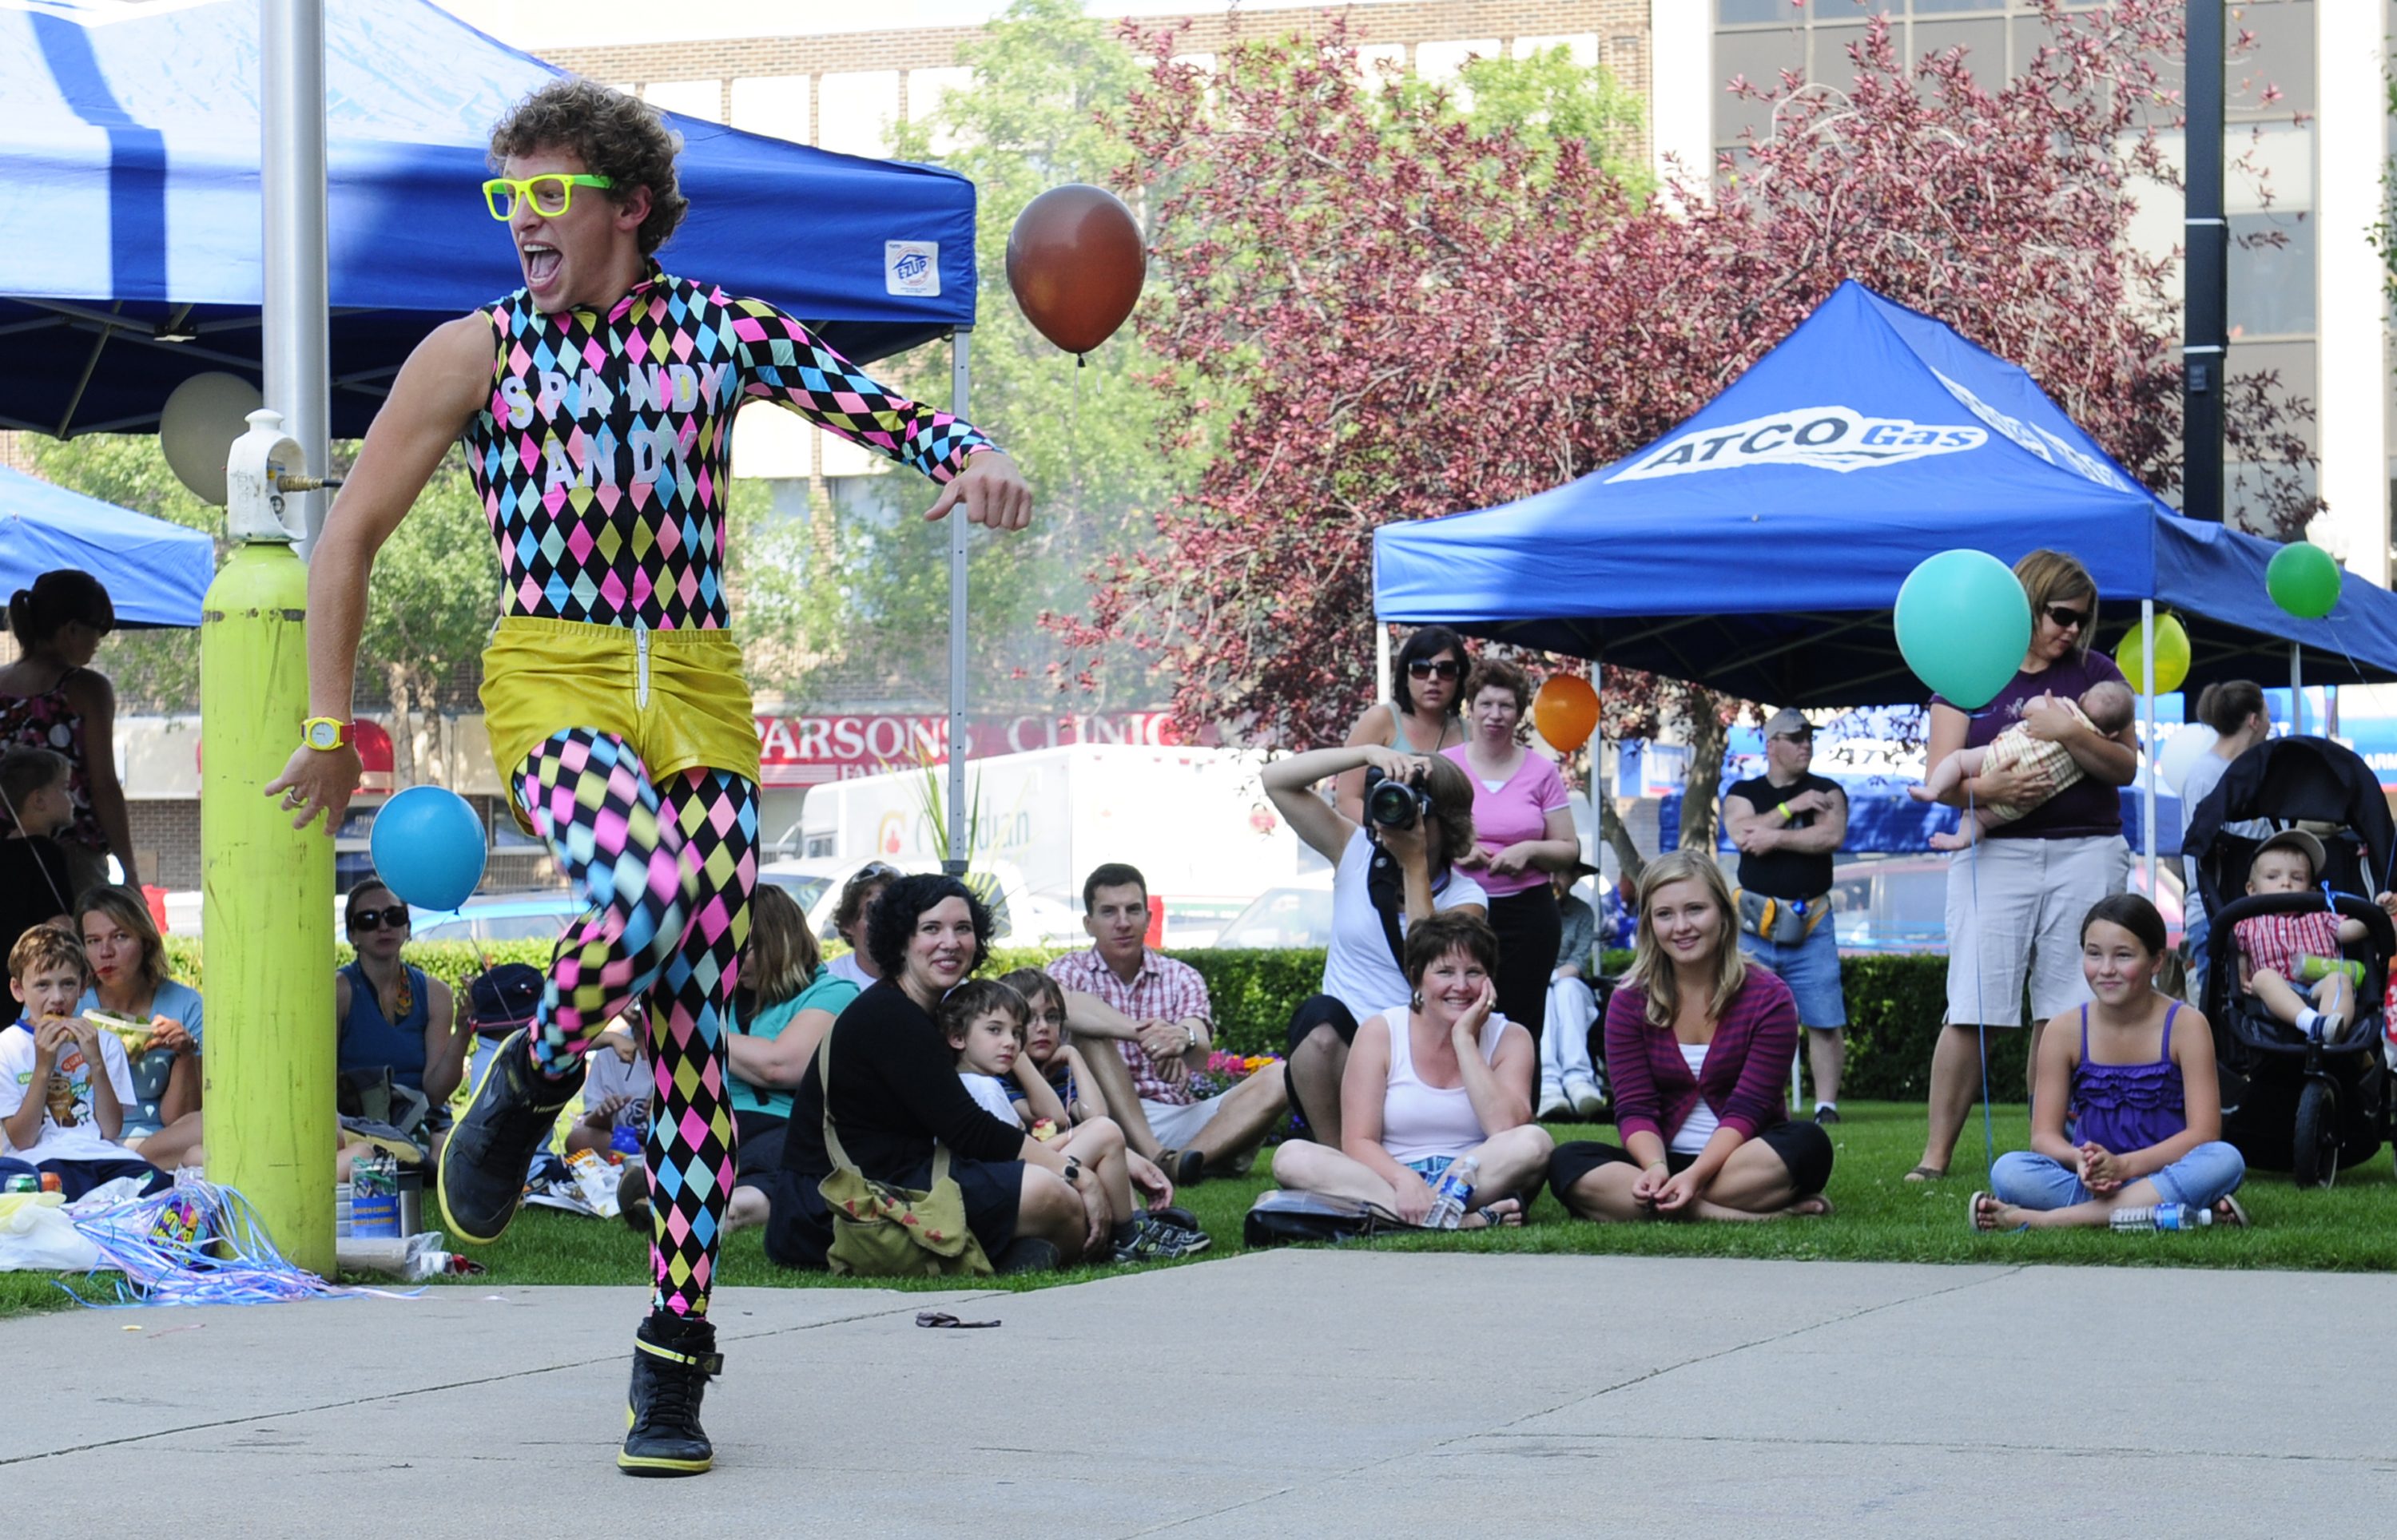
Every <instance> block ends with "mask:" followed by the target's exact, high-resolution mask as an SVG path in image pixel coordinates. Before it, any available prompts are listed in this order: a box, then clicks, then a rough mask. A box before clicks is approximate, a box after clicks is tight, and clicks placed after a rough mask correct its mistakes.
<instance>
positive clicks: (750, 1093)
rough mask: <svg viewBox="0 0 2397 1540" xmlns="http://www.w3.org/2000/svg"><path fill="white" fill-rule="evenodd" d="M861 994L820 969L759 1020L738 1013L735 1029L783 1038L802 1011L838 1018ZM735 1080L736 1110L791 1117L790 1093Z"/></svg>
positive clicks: (752, 1034)
mask: <svg viewBox="0 0 2397 1540" xmlns="http://www.w3.org/2000/svg"><path fill="white" fill-rule="evenodd" d="M857 994H858V989H857V986H856V985H854V984H852V983H850V981H849V980H848V979H846V978H835V977H834V976H832V974H831V972H830V971H829V970H826V969H824V968H818V969H817V970H816V976H815V978H814V979H813V981H811V982H810V984H809V985H808V987H807V988H806V989H801V990H800V991H799V992H798V993H797V994H795V995H793V996H792V997H791V998H790V999H788V1000H786V1001H784V1002H782V1003H781V1004H780V1005H776V1006H773V1007H772V1008H770V1009H769V1010H764V1011H760V1012H758V1013H757V1020H755V1021H746V1022H744V1021H743V1020H741V1019H740V1017H739V1016H738V1014H737V1013H736V1014H735V1015H734V1016H732V1018H731V1021H730V1026H731V1029H732V1030H734V1031H736V1032H743V1033H746V1034H747V1035H748V1036H750V1037H754V1038H778V1037H781V1036H782V1035H783V1028H785V1027H787V1026H789V1025H790V1023H791V1018H792V1017H793V1016H797V1015H798V1014H799V1013H800V1012H801V1011H824V1012H828V1013H830V1014H831V1015H833V1016H839V1015H840V1013H841V1012H842V1011H844V1010H846V1009H847V1008H848V1006H849V1002H850V1001H852V1000H855V999H856V998H857ZM731 1081H732V1109H733V1110H734V1111H736V1112H761V1113H764V1114H766V1115H767V1116H769V1117H774V1118H787V1117H789V1116H790V1115H791V1093H789V1092H788V1091H775V1090H770V1089H767V1088H764V1087H760V1086H756V1085H752V1084H750V1083H749V1082H747V1081H745V1080H743V1079H742V1078H741V1077H740V1076H738V1075H734V1076H732V1077H731Z"/></svg>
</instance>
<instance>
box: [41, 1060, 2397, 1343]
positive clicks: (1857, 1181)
mask: <svg viewBox="0 0 2397 1540" xmlns="http://www.w3.org/2000/svg"><path fill="white" fill-rule="evenodd" d="M1843 1110H1845V1112H1846V1114H1847V1121H1846V1122H1842V1123H1841V1124H1840V1125H1839V1126H1838V1127H1837V1128H1835V1129H1833V1130H1832V1134H1833V1135H1834V1141H1835V1143H1836V1144H1837V1145H1838V1148H1839V1165H1838V1166H1837V1168H1836V1169H1835V1170H1834V1172H1833V1174H1832V1176H1831V1187H1830V1196H1831V1199H1832V1201H1834V1202H1835V1203H1836V1204H1838V1207H1839V1212H1838V1213H1837V1214H1836V1215H1833V1216H1831V1217H1830V1218H1828V1219H1804V1220H1787V1221H1782V1222H1779V1223H1774V1224H1760V1225H1694V1224H1648V1225H1588V1224H1581V1223H1577V1222H1573V1221H1569V1220H1567V1219H1566V1218H1565V1217H1564V1215H1563V1213H1562V1211H1561V1210H1560V1209H1559V1208H1558V1207H1557V1204H1556V1201H1555V1200H1554V1199H1553V1198H1551V1197H1547V1196H1543V1197H1542V1198H1541V1200H1540V1201H1539V1202H1538V1204H1537V1205H1536V1206H1535V1207H1534V1209H1533V1214H1532V1218H1531V1222H1530V1223H1529V1224H1528V1225H1526V1226H1524V1227H1523V1228H1520V1229H1507V1230H1503V1231H1500V1232H1498V1233H1496V1234H1490V1233H1487V1232H1466V1233H1460V1234H1456V1235H1443V1236H1407V1237H1403V1238H1399V1239H1394V1240H1390V1241H1376V1242H1373V1243H1374V1244H1376V1245H1378V1246H1384V1247H1387V1248H1389V1249H1393V1250H1408V1251H1506V1252H1533V1253H1584V1254H1593V1255H1595V1254H1626V1255H1648V1256H1747V1257H1772V1258H1776V1259H1782V1260H1788V1259H1801V1260H1817V1259H1828V1260H1836V1261H1847V1262H1996V1261H2002V1262H2051V1263H2067V1264H2073V1263H2080V1264H2086V1263H2115V1264H2127V1265H2132V1266H2138V1267H2203V1268H2315V1269H2323V1270H2335V1271H2382V1270H2390V1269H2397V1175H2393V1174H2392V1168H2391V1162H2390V1155H2389V1153H2388V1152H2387V1151H2383V1152H2382V1153H2381V1154H2379V1155H2377V1156H2375V1157H2374V1158H2373V1159H2372V1160H2371V1161H2370V1162H2367V1163H2366V1164H2364V1165H2362V1166H2358V1167H2356V1168H2354V1169H2352V1170H2350V1171H2347V1172H2343V1173H2341V1174H2340V1176H2339V1179H2338V1183H2337V1186H2336V1187H2335V1188H2333V1189H2331V1190H2330V1191H2327V1192H2299V1191H2298V1190H2297V1189H2296V1188H2294V1187H2292V1186H2291V1185H2290V1184H2289V1180H2288V1178H2287V1176H2285V1175H2280V1174H2277V1173H2272V1172H2256V1173H2254V1174H2252V1175H2250V1176H2249V1178H2248V1182H2247V1186H2246V1187H2245V1188H2243V1189H2241V1193H2240V1201H2242V1202H2243V1203H2244V1204H2245V1205H2246V1206H2247V1211H2248V1214H2249V1215H2250V1216H2251V1217H2252V1218H2253V1219H2254V1221H2255V1228H2252V1229H2249V1230H2245V1231H2204V1232H2200V1233H2198V1234H2194V1235H2122V1236H2118V1235H2115V1234H2113V1233H2112V1232H2111V1231H2108V1230H2075V1231H2069V1232H2049V1233H2037V1234H2023V1235H1976V1234H1974V1233H1972V1231H1971V1230H1969V1229H1968V1228H1966V1224H1965V1217H1964V1204H1965V1198H1966V1195H1967V1194H1969V1193H1970V1192H1971V1191H1972V1190H1973V1189H1974V1188H1976V1187H1980V1186H1984V1185H1986V1184H1985V1181H1984V1175H1983V1173H1984V1167H1983V1164H1982V1148H1981V1125H1980V1121H1979V1118H1978V1115H1977V1113H1976V1114H1975V1119H1974V1122H1972V1124H1971V1125H1970V1126H1969V1127H1968V1128H1967V1129H1966V1131H1965V1140H1964V1144H1963V1147H1962V1148H1960V1150H1959V1152H1958V1160H1957V1163H1956V1166H1955V1168H1954V1174H1953V1175H1950V1176H1949V1177H1948V1179H1947V1180H1946V1181H1943V1182H1932V1183H1922V1184H1917V1183H1911V1182H1907V1181H1904V1180H1902V1179H1901V1178H1902V1176H1903V1175H1904V1173H1905V1172H1906V1170H1907V1168H1908V1167H1909V1166H1911V1165H1912V1164H1913V1163H1914V1161H1915V1157H1916V1156H1917V1155H1919V1154H1921V1153H1922V1108H1921V1107H1919V1106H1914V1105H1899V1104H1895V1103H1885V1102H1884V1103H1874V1102H1858V1103H1855V1104H1853V1105H1851V1106H1849V1107H1848V1108H1846V1109H1843ZM1552 1132H1554V1133H1555V1134H1556V1135H1557V1137H1558V1140H1559V1142H1562V1141H1564V1140H1567V1139H1573V1138H1593V1137H1594V1138H1611V1137H1613V1134H1614V1130H1613V1129H1611V1128H1603V1127H1585V1126H1580V1125H1574V1124H1563V1123H1560V1124H1554V1125H1552ZM1996 1134H1997V1146H1998V1148H2000V1149H2001V1150H2004V1149H2019V1148H2023V1147H2024V1146H2025V1144H2026V1143H2027V1142H2028V1140H2029V1129H2028V1125H2027V1123H2026V1120H2025V1114H2024V1109H2022V1108H2020V1107H2001V1108H1999V1109H1997V1110H1996ZM1266 1185H1267V1182H1266V1178H1265V1170H1264V1162H1260V1163H1259V1168H1258V1170H1257V1172H1256V1174H1255V1175H1252V1176H1250V1177H1247V1178H1245V1179H1239V1180H1218V1181H1211V1182H1208V1183H1205V1184H1204V1185H1202V1186H1200V1187H1198V1188H1193V1189H1191V1190H1189V1191H1187V1192H1185V1193H1184V1194H1183V1195H1182V1201H1184V1202H1185V1204H1186V1205H1187V1206H1188V1207H1189V1208H1190V1209H1192V1210H1193V1211H1194V1212H1195V1213H1197V1215H1198V1217H1199V1219H1200V1221H1201V1222H1202V1223H1203V1224H1205V1226H1206V1227H1207V1229H1208V1231H1209V1233H1211V1234H1212V1235H1213V1236H1214V1238H1215V1244H1214V1247H1213V1249H1212V1250H1211V1251H1209V1252H1207V1253H1206V1254H1205V1255H1202V1256H1199V1257H1196V1258H1193V1259H1192V1260H1190V1261H1187V1262H1183V1263H1176V1264H1172V1266H1178V1267H1200V1266H1204V1265H1205V1264H1206V1263H1208V1262H1209V1261H1212V1260H1214V1259H1216V1258H1219V1257H1225V1256H1234V1255H1239V1252H1240V1251H1241V1249H1242V1248H1241V1245H1240V1216H1241V1215H1243V1214H1244V1213H1246V1212H1247V1210H1248V1206H1249V1203H1250V1201H1251V1200H1252V1198H1253V1197H1254V1196H1255V1195H1256V1193H1257V1192H1258V1191H1259V1190H1261V1189H1262V1188H1265V1186H1266ZM475 1256H476V1259H477V1260H479V1261H481V1262H483V1263H485V1264H486V1265H487V1266H488V1267H489V1268H490V1271H489V1273H488V1274H485V1275H483V1276H482V1277H479V1278H465V1279H456V1280H449V1281H444V1282H442V1283H439V1284H436V1285H435V1287H466V1288H476V1287H489V1286H491V1285H493V1284H528V1283H579V1284H617V1285H627V1286H629V1285H633V1284H636V1283H638V1282H640V1281H642V1280H643V1279H644V1278H645V1277H646V1274H647V1262H646V1260H645V1256H646V1243H645V1242H644V1241H643V1240H642V1239H641V1238H640V1237H638V1236H636V1235H635V1234H634V1233H633V1232H632V1231H631V1230H629V1229H627V1228H625V1227H624V1226H623V1225H622V1224H619V1223H617V1222H616V1221H614V1220H606V1221H602V1220H597V1219H586V1218H582V1217H579V1216H576V1215H567V1214H561V1213H558V1212H556V1211H555V1210H550V1209H530V1210H528V1211H526V1213H525V1214H524V1215H522V1216H521V1217H519V1218H518V1219H517V1221H516V1225H515V1227H514V1228H512V1229H510V1230H509V1232H508V1234H507V1237H506V1239H505V1240H503V1241H501V1242H500V1243H499V1244H498V1245H496V1246H490V1247H486V1248H484V1249H483V1250H481V1251H479V1252H476V1253H475ZM1116 1270H1117V1269H1115V1268H1076V1269H1073V1270H1070V1271H1066V1272H1062V1273H1049V1274H1043V1275H1039V1276H1037V1277H1021V1278H1011V1279H998V1280H983V1281H978V1284H979V1285H980V1286H988V1287H996V1288H1003V1289H1038V1288H1050V1287H1053V1286H1055V1285H1057V1284H1061V1283H1078V1282H1082V1281H1087V1280H1090V1279H1092V1278H1097V1277H1101V1276H1104V1275H1105V1274H1107V1273H1111V1272H1114V1271H1116ZM716 1276H717V1280H718V1281H719V1282H720V1283H722V1284H724V1285H728V1286H732V1285H756V1284H766V1285H773V1286H779V1287H785V1288H819V1289H824V1288H830V1289H837V1288H848V1287H860V1286H863V1287H873V1288H891V1287H899V1288H910V1287H913V1288H920V1289H949V1288H954V1287H956V1286H957V1283H956V1281H953V1280H948V1279H930V1280H923V1281H916V1282H912V1283H910V1282H902V1283H896V1284H894V1283H891V1282H890V1281H871V1282H865V1283H853V1282H851V1281H845V1280H837V1279H832V1278H828V1277H825V1276H824V1275H822V1274H818V1273H796V1272H790V1271H786V1270H784V1269H783V1268H777V1267H775V1266H774V1265H773V1264H771V1263H770V1262H768V1261H767V1260H766V1256H765V1253H764V1251H763V1249H762V1248H761V1245H760V1242H759V1238H758V1235H757V1232H756V1231H754V1230H752V1231H746V1232H743V1233H742V1234H739V1235H735V1236H733V1237H732V1238H731V1239H730V1241H729V1242H728V1243H727V1244H726V1246H725V1248H724V1255H723V1259H722V1262H721V1263H720V1265H719V1268H718V1271H717V1274H716ZM113 1281H114V1280H113V1279H112V1278H110V1277H106V1276H103V1277H101V1278H97V1279H92V1280H90V1281H82V1280H77V1281H76V1282H77V1287H78V1288H80V1289H81V1290H82V1291H83V1292H84V1293H85V1294H87V1295H91V1296H93V1297H110V1296H112V1294H113V1289H112V1287H111V1285H112V1283H113ZM72 1303H73V1301H72V1300H70V1299H69V1298H68V1297H67V1296H66V1294H63V1293H62V1292H61V1291H60V1289H59V1288H58V1286H57V1283H56V1281H55V1280H54V1279H53V1277H52V1276H51V1275H48V1274H33V1273H0V1316H7V1315H13V1314H19V1313H22V1312H25V1311H29V1310H39V1309H50V1308H63V1307H65V1306H68V1305H71V1304H72Z"/></svg>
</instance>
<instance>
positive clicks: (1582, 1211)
mask: <svg viewBox="0 0 2397 1540" xmlns="http://www.w3.org/2000/svg"><path fill="white" fill-rule="evenodd" d="M1733 916H1734V910H1733V907H1732V896H1731V886H1730V884H1729V883H1726V882H1725V881H1724V880H1723V874H1722V869H1721V867H1719V866H1717V865H1716V864H1715V862H1714V859H1713V857H1712V856H1711V855H1710V854H1709V853H1707V852H1704V851H1690V850H1681V851H1675V852H1673V853H1672V854H1670V855H1668V856H1660V857H1658V858H1657V859H1655V860H1654V861H1651V862H1649V863H1648V865H1647V868H1646V870H1643V871H1641V872H1640V930H1639V934H1638V936H1636V937H1635V938H1634V940H1633V943H1632V959H1631V972H1630V974H1629V975H1628V976H1627V977H1626V978H1625V979H1624V981H1623V985H1622V987H1621V988H1620V989H1616V990H1615V991H1614V999H1613V1000H1612V1001H1610V1002H1608V1003H1607V1008H1606V1069H1607V1077H1608V1079H1609V1081H1610V1082H1612V1083H1613V1086H1614V1123H1615V1127H1616V1128H1617V1129H1618V1130H1619V1131H1620V1132H1621V1133H1622V1135H1623V1145H1622V1146H1621V1147H1619V1148H1618V1147H1617V1146H1614V1145H1611V1144H1600V1143H1598V1142H1597V1141H1595V1140H1583V1141H1579V1142H1576V1143H1573V1144H1569V1145H1565V1146H1564V1147H1562V1148H1560V1149H1559V1150H1558V1151H1557V1153H1556V1156H1555V1158H1554V1159H1553V1160H1552V1161H1551V1162H1549V1165H1548V1185H1549V1186H1550V1188H1553V1189H1554V1190H1555V1192H1556V1195H1557V1201H1560V1202H1561V1203H1562V1204H1564V1206H1565V1209H1566V1211H1567V1212H1568V1213H1571V1214H1573V1215H1578V1216H1579V1217H1581V1218H1584V1219H1601V1220H1624V1221H1628V1220H1635V1219H1780V1218H1785V1217H1788V1216H1792V1215H1826V1214H1828V1213H1830V1212H1831V1204H1830V1201H1829V1200H1828V1199H1826V1198H1825V1197H1823V1195H1822V1193H1823V1188H1825V1187H1826V1186H1828V1184H1829V1182H1830V1177H1831V1139H1830V1135H1828V1134H1826V1133H1825V1132H1824V1131H1823V1130H1822V1129H1820V1128H1818V1127H1816V1126H1815V1125H1814V1124H1813V1123H1811V1122H1790V1121H1789V1116H1788V1109H1787V1108H1786V1107H1785V1106H1784V1105H1783V1102H1782V1096H1783V1091H1782V1087H1783V1086H1784V1085H1785V1084H1787V1083H1788V1078H1789V1064H1790V1060H1791V1058H1792V1056H1793V1055H1795V1054H1796V1053H1797V1051H1798V1009H1797V1006H1796V1004H1795V1003H1794V1002H1792V1001H1791V999H1790V995H1789V988H1788V985H1786V984H1784V983H1782V982H1781V980H1780V978H1779V977H1777V976H1775V975H1774V973H1773V972H1772V971H1771V970H1769V969H1767V968H1763V967H1760V966H1757V965H1755V964H1753V963H1748V961H1746V960H1745V959H1744V958H1742V957H1741V955H1740V950H1739V945H1738V936H1737V934H1736V929H1735V922H1734V918H1733Z"/></svg>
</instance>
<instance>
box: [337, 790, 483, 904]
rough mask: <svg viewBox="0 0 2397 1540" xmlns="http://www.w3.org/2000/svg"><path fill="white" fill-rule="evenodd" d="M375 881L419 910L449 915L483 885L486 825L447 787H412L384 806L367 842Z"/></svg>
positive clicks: (376, 816) (377, 816) (378, 814)
mask: <svg viewBox="0 0 2397 1540" xmlns="http://www.w3.org/2000/svg"><path fill="white" fill-rule="evenodd" d="M367 849H368V853H369V854H371V855H372V856H373V857H374V869H375V877H376V879H377V880H378V881H380V882H381V883H382V885H383V886H385V887H387V888H389V889H391V891H392V892H393V893H394V894H395V895H397V896H399V898H400V899H401V900H402V901H404V902H407V903H410V904H413V905H415V906H416V907H417V908H418V909H439V910H444V911H447V910H449V909H456V908H457V907H458V906H459V905H461V904H462V903H464V902H465V901H466V900H467V898H468V897H470V896H472V895H473V894H474V891H475V883H479V882H481V881H482V880H483V860H484V857H485V856H488V855H489V843H488V842H487V841H486V840H485V839H484V837H483V820H482V819H480V818H478V817H476V816H475V810H474V809H473V808H472V807H470V806H468V805H467V803H466V799H465V798H463V797H462V796H460V795H458V793H457V792H455V791H451V790H448V789H447V788H444V787H439V786H411V787H409V788H408V790H405V791H402V792H401V793H400V794H399V795H398V796H396V797H394V798H392V799H391V801H389V802H387V803H383V804H382V811H381V812H379V813H377V814H376V815H375V821H374V829H373V830H372V831H371V832H370V833H368V836H367Z"/></svg>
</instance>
